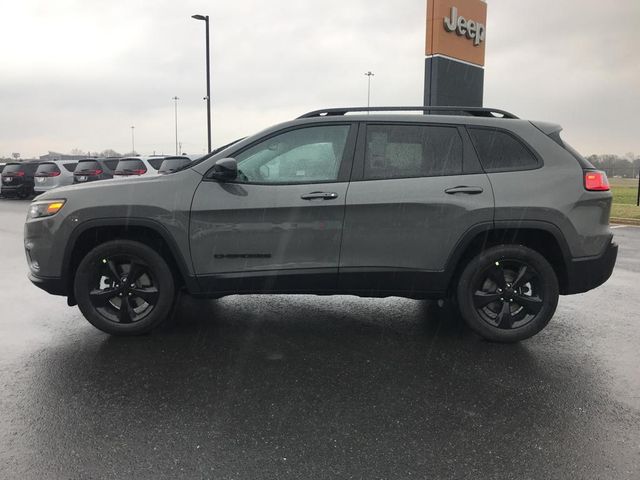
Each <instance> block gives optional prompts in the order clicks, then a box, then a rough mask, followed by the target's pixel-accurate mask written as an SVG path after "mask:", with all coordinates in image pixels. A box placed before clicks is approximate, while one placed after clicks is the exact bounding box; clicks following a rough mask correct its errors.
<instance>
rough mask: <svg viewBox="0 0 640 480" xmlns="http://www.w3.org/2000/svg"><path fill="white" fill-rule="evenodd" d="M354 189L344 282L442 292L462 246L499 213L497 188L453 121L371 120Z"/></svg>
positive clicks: (356, 287)
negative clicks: (458, 246) (495, 198)
mask: <svg viewBox="0 0 640 480" xmlns="http://www.w3.org/2000/svg"><path fill="white" fill-rule="evenodd" d="M356 155H357V161H356V164H355V165H354V177H353V181H352V182H351V185H350V187H349V193H348V195H347V204H346V214H345V224H344V232H343V241H342V253H341V258H340V286H341V288H342V289H343V290H347V291H366V292H367V293H369V294H372V293H374V292H391V293H392V292H402V293H403V294H407V295H410V294H411V293H412V292H413V293H418V292H437V291H440V290H441V289H442V288H443V285H442V284H443V283H444V281H445V279H444V275H443V271H444V270H445V267H446V265H447V261H448V259H449V258H450V256H451V254H452V252H453V250H454V248H455V247H456V244H457V243H458V241H459V240H460V239H461V238H462V237H463V235H464V234H465V233H466V232H467V231H468V230H470V229H471V228H472V227H473V226H475V225H478V224H482V223H487V222H488V223H491V222H492V221H493V210H494V201H493V192H492V188H491V184H490V182H489V179H488V177H487V175H486V174H485V173H484V172H483V171H482V169H481V167H480V164H479V162H478V160H477V157H476V155H475V152H474V150H473V147H472V145H471V143H470V140H469V137H468V134H467V132H466V131H465V130H464V129H463V128H462V127H460V126H456V125H447V124H426V123H415V124H410V123H407V124H401V123H387V124H385V123H369V124H368V125H367V126H366V129H361V134H360V137H359V140H358V152H357V154H356Z"/></svg>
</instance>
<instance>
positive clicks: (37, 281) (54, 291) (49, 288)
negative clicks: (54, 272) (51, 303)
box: [29, 272, 68, 297]
mask: <svg viewBox="0 0 640 480" xmlns="http://www.w3.org/2000/svg"><path fill="white" fill-rule="evenodd" d="M29 280H31V283H33V284H34V285H35V286H36V287H38V288H41V289H42V290H44V291H45V292H47V293H50V294H51V295H61V296H63V297H66V296H67V295H68V292H67V289H66V288H65V285H64V282H63V281H62V279H61V278H56V277H38V276H37V275H34V274H33V273H32V272H29Z"/></svg>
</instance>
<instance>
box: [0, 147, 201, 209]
mask: <svg viewBox="0 0 640 480" xmlns="http://www.w3.org/2000/svg"><path fill="white" fill-rule="evenodd" d="M192 160H193V159H192V158H191V157H189V156H187V155H182V156H152V157H124V158H121V157H118V158H87V159H84V160H80V161H75V160H51V161H37V160H26V161H24V162H10V163H7V164H5V165H1V164H0V183H1V185H2V188H1V193H2V196H3V197H17V198H31V197H34V196H36V195H39V194H41V193H44V192H46V191H48V190H51V189H54V188H57V187H62V186H65V185H72V184H74V183H87V182H94V181H97V180H107V179H111V178H121V177H132V178H136V177H145V176H150V175H164V174H167V173H171V172H173V171H175V170H177V169H179V168H181V167H183V166H185V165H187V164H189V163H191V161H192Z"/></svg>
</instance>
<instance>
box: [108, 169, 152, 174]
mask: <svg viewBox="0 0 640 480" xmlns="http://www.w3.org/2000/svg"><path fill="white" fill-rule="evenodd" d="M145 173H147V169H146V168H136V169H132V170H116V171H115V172H114V174H115V175H144V174H145Z"/></svg>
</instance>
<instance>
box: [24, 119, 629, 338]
mask: <svg viewBox="0 0 640 480" xmlns="http://www.w3.org/2000/svg"><path fill="white" fill-rule="evenodd" d="M412 112H419V113H418V114H416V113H412ZM425 113H426V114H425ZM560 131H561V127H559V126H558V125H554V124H550V123H544V122H531V121H528V120H522V119H518V118H517V117H516V116H515V115H512V114H510V113H508V112H504V111H501V110H495V109H487V108H466V107H379V108H341V109H326V110H319V111H316V112H310V113H308V114H305V115H303V116H302V117H300V118H298V119H296V120H293V121H290V122H286V123H283V124H280V125H277V126H274V127H271V128H269V129H267V130H265V131H263V132H260V133H258V134H256V135H253V136H250V137H247V138H245V139H243V140H240V141H237V142H235V143H233V144H231V145H229V146H226V147H225V148H223V149H222V150H221V151H217V152H212V153H211V154H209V155H207V156H204V157H202V158H200V159H198V160H196V161H194V162H192V163H190V164H188V165H185V166H183V167H182V168H179V169H177V170H175V171H174V172H172V173H168V174H165V175H157V176H152V177H147V178H140V179H139V180H138V181H137V182H136V183H135V188H132V183H131V182H127V181H124V180H115V179H114V180H113V181H109V182H99V183H96V184H94V185H93V186H91V187H89V186H80V185H76V186H74V187H73V188H69V187H64V188H60V189H57V190H56V191H53V192H48V193H46V194H44V195H43V196H42V197H41V198H40V199H38V201H34V202H33V203H32V206H31V209H30V212H29V215H28V218H27V221H26V224H25V238H24V241H25V249H26V255H27V261H28V265H29V270H30V272H29V277H30V279H31V281H32V282H33V283H34V284H36V285H37V286H39V287H41V288H43V289H44V290H46V291H48V292H49V293H52V294H56V295H63V296H66V297H67V299H68V304H69V305H71V306H72V305H76V304H77V305H78V306H79V308H80V310H81V312H82V313H83V314H84V316H85V317H86V318H87V319H88V320H89V322H91V323H92V324H93V325H94V326H96V327H97V328H99V329H101V330H103V331H105V332H108V333H111V334H114V335H136V334H141V333H145V332H149V331H150V330H152V329H154V328H156V327H157V326H158V325H160V324H161V323H162V322H163V321H164V320H165V319H166V318H167V317H168V316H169V313H170V311H171V309H172V306H173V304H174V299H175V294H176V292H177V291H178V290H184V291H186V292H188V293H189V294H191V295H193V296H196V297H206V298H219V297H222V296H225V295H233V294H255V293H261V294H274V293H285V294H317V295H332V294H348V295H358V296H362V297H386V296H401V297H407V298H414V299H451V300H452V301H453V302H455V304H456V305H457V306H458V308H459V311H460V314H461V316H462V318H463V319H464V320H465V321H466V323H467V324H468V325H469V327H470V328H471V329H473V330H474V331H475V332H477V333H478V334H480V335H481V336H483V337H484V338H486V339H489V340H493V341H500V342H515V341H520V340H523V339H526V338H529V337H531V336H533V335H535V334H536V333H537V332H539V331H540V330H542V329H543V328H544V327H545V326H546V325H547V324H548V322H549V321H550V319H551V318H552V316H553V314H554V312H555V309H556V306H557V302H558V298H559V295H569V294H575V293H581V292H586V291H588V290H590V289H593V288H595V287H597V286H599V285H601V284H602V283H604V282H605V281H606V280H607V279H608V278H609V276H610V275H611V273H612V270H613V267H614V264H615V261H616V256H617V249H618V247H617V245H616V244H615V243H613V241H612V240H613V236H612V233H611V230H610V229H609V211H610V208H611V199H612V197H611V193H610V191H609V185H608V181H607V178H606V175H605V174H604V172H600V171H597V170H595V169H594V168H593V166H592V165H591V164H590V163H589V162H587V161H586V160H585V159H584V158H582V157H581V156H580V155H579V154H578V153H577V152H575V150H573V149H572V148H571V147H569V146H568V145H566V144H565V143H564V142H563V140H562V138H561V137H560ZM60 253H62V254H60Z"/></svg>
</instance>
